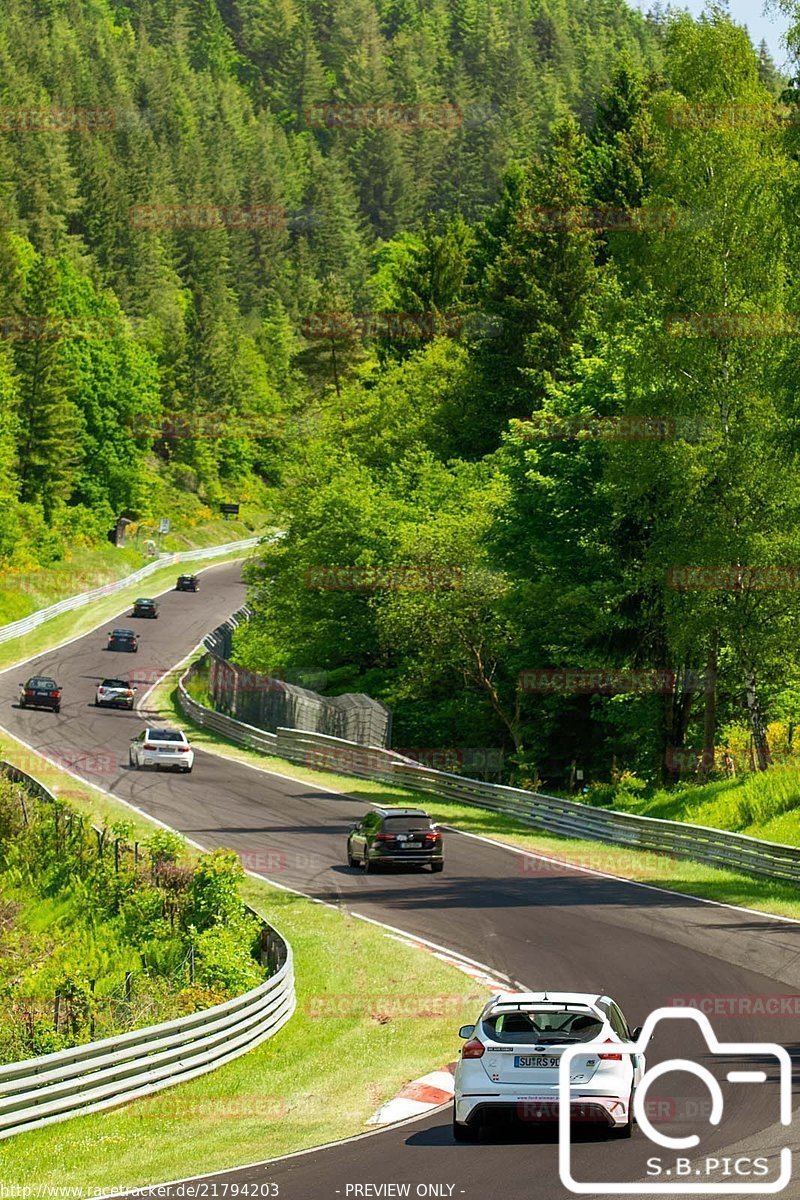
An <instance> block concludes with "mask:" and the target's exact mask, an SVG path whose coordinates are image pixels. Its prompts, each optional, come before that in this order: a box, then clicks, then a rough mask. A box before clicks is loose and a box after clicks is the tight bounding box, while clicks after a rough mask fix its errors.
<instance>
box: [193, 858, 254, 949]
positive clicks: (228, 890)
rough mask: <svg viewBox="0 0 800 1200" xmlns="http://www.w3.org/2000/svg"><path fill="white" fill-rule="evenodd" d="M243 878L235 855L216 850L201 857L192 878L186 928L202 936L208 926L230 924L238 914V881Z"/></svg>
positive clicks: (239, 907) (240, 908)
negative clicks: (190, 928)
mask: <svg viewBox="0 0 800 1200" xmlns="http://www.w3.org/2000/svg"><path fill="white" fill-rule="evenodd" d="M243 876H244V870H243V868H242V864H241V863H240V862H239V858H238V856H237V854H236V852H235V851H233V850H223V849H221V848H220V849H217V850H212V851H211V853H210V854H203V855H202V856H201V858H200V861H199V863H198V864H197V868H196V870H195V873H194V876H193V877H192V884H191V889H190V893H191V900H190V904H189V907H188V910H187V913H186V922H187V924H189V925H192V926H194V928H195V929H198V930H200V931H201V932H202V931H203V930H204V929H209V928H210V927H211V926H212V925H217V924H221V923H231V922H234V921H235V920H236V919H237V918H238V917H239V915H240V914H241V911H242V902H241V900H240V899H239V880H240V879H241V878H242V877H243Z"/></svg>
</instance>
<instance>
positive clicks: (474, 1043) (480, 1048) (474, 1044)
mask: <svg viewBox="0 0 800 1200" xmlns="http://www.w3.org/2000/svg"><path fill="white" fill-rule="evenodd" d="M485 1050H486V1047H485V1046H484V1044H483V1042H482V1041H480V1040H479V1039H478V1038H470V1039H469V1041H468V1042H465V1044H464V1048H463V1049H462V1051H461V1057H462V1058H483V1055H484V1052H485Z"/></svg>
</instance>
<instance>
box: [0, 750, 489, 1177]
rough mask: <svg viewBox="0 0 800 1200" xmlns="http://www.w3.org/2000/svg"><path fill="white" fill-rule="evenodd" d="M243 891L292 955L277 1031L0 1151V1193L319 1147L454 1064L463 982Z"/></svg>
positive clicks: (329, 917) (88, 796)
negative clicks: (291, 1011) (285, 1018)
mask: <svg viewBox="0 0 800 1200" xmlns="http://www.w3.org/2000/svg"><path fill="white" fill-rule="evenodd" d="M0 754H1V755H2V756H3V757H4V758H5V759H7V760H8V761H10V762H16V763H17V764H18V765H20V766H22V768H23V769H24V770H28V771H31V755H30V751H28V750H26V749H25V748H24V747H22V746H21V745H20V744H19V743H18V742H16V741H15V740H14V739H12V738H9V737H7V736H0ZM32 773H34V772H32ZM35 773H36V774H37V775H38V777H39V778H40V779H41V781H42V782H43V783H45V784H46V785H47V786H48V787H50V788H51V789H52V790H53V791H55V792H56V794H59V795H61V796H63V797H64V798H68V799H69V801H70V803H71V804H72V805H74V806H75V807H76V808H80V809H81V810H82V811H83V812H86V813H87V814H88V815H90V816H91V818H92V820H93V821H95V823H97V824H101V823H102V822H103V821H104V820H105V821H108V822H109V823H110V822H112V821H118V820H122V819H124V820H128V821H132V822H133V823H134V825H135V827H136V830H137V834H136V835H134V836H137V835H141V837H143V838H144V837H146V836H147V835H148V833H150V832H152V828H153V823H152V822H150V821H149V820H148V819H147V818H145V817H144V816H140V815H139V814H138V813H135V812H133V813H132V812H131V810H130V809H129V808H127V807H126V806H125V805H124V804H123V803H122V802H121V801H118V800H116V799H115V798H114V797H112V796H108V795H106V794H104V793H102V792H99V791H97V790H96V789H94V788H92V787H91V786H90V785H89V784H84V783H80V782H78V781H76V780H75V779H73V778H72V777H71V776H70V775H68V774H66V773H65V772H63V771H60V770H58V769H57V768H54V767H51V766H50V765H49V764H47V763H46V762H44V760H43V762H42V767H41V770H38V771H36V772H35ZM243 891H244V894H245V897H246V899H247V900H248V901H249V903H250V904H252V905H253V907H254V908H255V909H256V910H257V911H259V912H261V913H262V914H264V915H265V916H266V917H267V918H268V919H269V920H270V921H271V922H272V923H273V924H274V925H275V926H276V927H277V928H278V929H279V930H280V931H281V933H282V934H283V935H284V936H285V937H286V938H288V940H289V941H290V943H291V945H292V947H293V950H294V956H295V972H296V976H297V994H298V1008H297V1012H296V1013H295V1015H294V1017H293V1018H292V1019H291V1021H290V1022H289V1024H288V1025H287V1026H286V1027H285V1028H284V1029H282V1030H281V1031H280V1032H279V1033H278V1034H277V1035H276V1036H275V1037H274V1038H272V1039H270V1040H269V1041H268V1042H265V1043H263V1044H262V1045H261V1046H259V1047H257V1048H256V1049H255V1050H253V1051H251V1052H250V1053H249V1054H246V1055H244V1056H243V1057H242V1058H240V1059H237V1060H236V1061H235V1062H232V1063H229V1064H227V1065H226V1066H224V1067H220V1068H219V1069H218V1070H217V1071H212V1072H210V1073H209V1074H208V1075H206V1076H203V1077H201V1078H199V1079H196V1080H193V1081H192V1082H190V1083H186V1084H180V1085H177V1086H176V1087H174V1088H169V1089H167V1090H166V1091H164V1092H162V1093H160V1094H159V1095H157V1096H154V1097H151V1098H149V1099H147V1100H141V1101H137V1102H134V1103H132V1104H128V1105H125V1106H124V1107H123V1108H120V1109H115V1110H112V1111H110V1112H105V1113H97V1114H91V1115H88V1116H86V1117H77V1118H75V1119H73V1120H70V1121H66V1122H64V1123H62V1124H60V1125H54V1126H51V1127H49V1128H45V1129H40V1130H33V1131H31V1132H30V1133H24V1134H20V1135H18V1136H16V1137H14V1138H10V1139H8V1140H6V1141H0V1182H2V1183H3V1184H5V1185H17V1186H26V1187H28V1188H30V1189H32V1190H31V1191H29V1192H27V1193H25V1194H26V1195H27V1196H29V1197H31V1198H33V1197H36V1196H43V1195H45V1189H46V1188H48V1187H53V1186H58V1187H65V1186H70V1187H75V1188H76V1189H78V1190H77V1191H76V1192H75V1193H74V1194H75V1195H88V1194H90V1193H89V1189H95V1192H94V1194H95V1195H96V1194H97V1191H96V1189H102V1190H107V1191H111V1190H117V1189H120V1190H122V1189H123V1188H128V1187H134V1186H137V1185H144V1184H146V1183H153V1182H157V1181H160V1180H161V1181H163V1180H168V1179H173V1178H178V1177H181V1176H184V1175H186V1174H187V1173H192V1174H194V1173H201V1172H208V1171H215V1170H221V1169H223V1168H226V1167H232V1166H235V1165H237V1164H242V1163H247V1162H252V1161H257V1160H260V1159H265V1158H271V1157H273V1156H276V1155H280V1154H285V1153H289V1152H291V1151H294V1150H301V1149H305V1148H307V1147H311V1146H316V1145H320V1144H321V1143H323V1142H327V1141H331V1140H333V1139H336V1138H340V1137H345V1136H348V1135H350V1134H355V1133H359V1132H363V1130H364V1123H365V1121H366V1120H367V1119H368V1118H369V1116H370V1115H371V1114H372V1112H374V1110H375V1109H376V1108H377V1107H378V1106H379V1105H380V1104H381V1103H382V1102H383V1101H385V1100H387V1099H389V1098H390V1097H391V1096H392V1095H394V1094H395V1092H396V1091H397V1090H398V1089H399V1088H400V1087H402V1085H403V1084H405V1083H407V1082H408V1081H409V1080H410V1079H414V1078H416V1077H417V1076H419V1075H421V1074H424V1073H425V1072H427V1071H430V1070H432V1069H434V1068H437V1067H439V1066H441V1065H442V1064H444V1063H445V1062H447V1061H449V1060H452V1059H453V1058H454V1057H455V1054H456V1053H457V1050H458V1047H459V1045H460V1043H459V1041H458V1038H457V1037H456V1035H455V1030H457V1029H458V1027H459V1025H460V1024H462V1023H463V1022H465V1021H468V1020H473V1019H474V1016H475V1011H476V1009H477V1008H478V1006H479V1004H480V1003H482V1002H483V1000H484V999H485V992H484V991H483V990H482V989H480V988H479V987H478V985H477V984H476V983H475V982H474V981H473V980H471V979H470V978H469V977H467V976H466V975H464V974H462V973H461V972H460V971H458V970H457V969H456V968H454V967H451V966H448V965H447V964H445V963H442V962H440V961H439V960H438V959H436V958H434V957H433V956H430V955H427V954H424V953H421V952H420V951H419V950H416V949H413V948H411V947H409V946H406V945H405V944H403V943H401V942H398V941H397V940H396V939H394V938H391V937H390V936H388V935H387V934H386V933H384V932H383V931H381V930H380V929H378V928H376V927H375V926H372V925H369V924H367V923H366V922H363V921H359V920H357V919H353V918H351V917H349V916H348V915H347V914H346V913H345V912H339V911H336V910H335V909H332V908H328V907H325V906H323V905H321V904H316V903H314V902H313V901H311V900H307V899H305V898H304V897H301V896H296V895H294V894H292V893H289V892H285V891H281V890H279V889H277V888H274V887H272V886H271V885H270V884H268V883H266V882H264V881H262V880H256V879H252V878H248V879H247V881H246V882H245V884H244V887H243ZM344 1064H346V1070H345V1067H344ZM343 1080H346V1085H344V1086H343ZM267 1177H268V1176H265V1178H267ZM10 1194H11V1195H14V1194H19V1195H22V1194H23V1193H22V1192H19V1193H14V1192H11V1193H10ZM51 1194H52V1193H51Z"/></svg>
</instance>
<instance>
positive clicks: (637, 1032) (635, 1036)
mask: <svg viewBox="0 0 800 1200" xmlns="http://www.w3.org/2000/svg"><path fill="white" fill-rule="evenodd" d="M641 1036H642V1027H641V1025H637V1026H636V1028H635V1029H634V1031H633V1033H632V1034H631V1040H632V1041H634V1042H638V1040H639V1038H640V1037H641Z"/></svg>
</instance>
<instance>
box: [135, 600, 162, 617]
mask: <svg viewBox="0 0 800 1200" xmlns="http://www.w3.org/2000/svg"><path fill="white" fill-rule="evenodd" d="M131 616H132V617H154V618H155V617H157V616H158V605H157V604H156V602H155V600H148V599H145V598H144V597H142V598H140V599H139V600H134V602H133V612H132V613H131Z"/></svg>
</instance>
